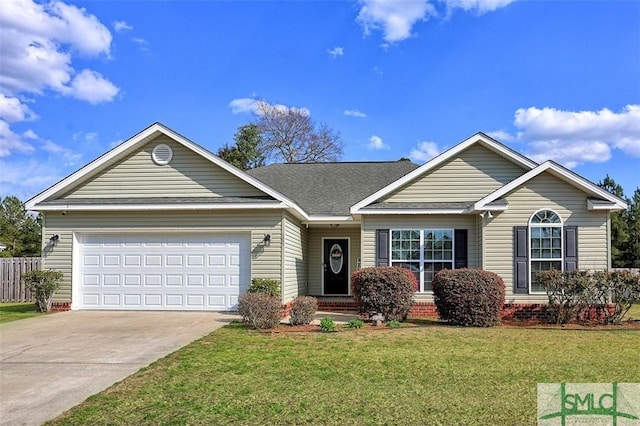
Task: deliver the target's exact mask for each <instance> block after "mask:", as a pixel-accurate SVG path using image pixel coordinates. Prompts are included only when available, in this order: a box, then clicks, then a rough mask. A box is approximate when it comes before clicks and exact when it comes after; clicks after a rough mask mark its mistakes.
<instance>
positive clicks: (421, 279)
mask: <svg viewBox="0 0 640 426" xmlns="http://www.w3.org/2000/svg"><path fill="white" fill-rule="evenodd" d="M402 231H417V232H418V233H419V235H420V248H419V250H420V260H418V259H412V260H393V233H394V232H402ZM425 231H448V232H450V233H451V259H438V260H434V259H425V258H424V233H425ZM455 235H456V232H455V229H453V228H436V227H432V228H430V227H424V228H415V227H412V228H395V229H390V230H389V263H390V265H391V266H394V263H396V264H397V263H416V262H417V263H419V273H418V277H419V280H418V281H419V283H418V284H419V286H418V293H427V294H432V293H433V290H425V289H424V265H425V264H426V263H446V262H450V263H451V269H455V267H456V263H455V257H456V250H455V248H456V242H455Z"/></svg>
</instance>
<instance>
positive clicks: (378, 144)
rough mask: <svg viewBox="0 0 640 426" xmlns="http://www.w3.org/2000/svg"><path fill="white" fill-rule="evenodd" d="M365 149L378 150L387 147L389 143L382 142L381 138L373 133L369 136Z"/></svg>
mask: <svg viewBox="0 0 640 426" xmlns="http://www.w3.org/2000/svg"><path fill="white" fill-rule="evenodd" d="M367 149H373V150H376V151H379V150H382V149H389V145H387V144H385V143H383V142H382V138H381V137H380V136H376V135H373V136H371V137H370V138H369V143H368V144H367Z"/></svg>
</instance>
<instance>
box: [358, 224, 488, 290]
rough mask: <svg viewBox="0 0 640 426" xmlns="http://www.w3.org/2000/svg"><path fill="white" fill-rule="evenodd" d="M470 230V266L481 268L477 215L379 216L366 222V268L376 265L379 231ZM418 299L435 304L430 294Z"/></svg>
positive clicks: (364, 240) (364, 241)
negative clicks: (377, 235)
mask: <svg viewBox="0 0 640 426" xmlns="http://www.w3.org/2000/svg"><path fill="white" fill-rule="evenodd" d="M425 228H436V229H466V230H467V231H468V232H467V255H468V267H469V268H478V267H479V266H480V263H479V262H480V260H479V259H480V256H479V252H478V241H477V233H476V216H475V215H423V216H419V215H397V216H396V215H380V216H378V215H375V216H364V217H363V219H362V267H369V266H375V264H376V253H375V250H376V230H377V229H425ZM416 300H420V301H432V300H433V297H432V296H431V295H430V294H416Z"/></svg>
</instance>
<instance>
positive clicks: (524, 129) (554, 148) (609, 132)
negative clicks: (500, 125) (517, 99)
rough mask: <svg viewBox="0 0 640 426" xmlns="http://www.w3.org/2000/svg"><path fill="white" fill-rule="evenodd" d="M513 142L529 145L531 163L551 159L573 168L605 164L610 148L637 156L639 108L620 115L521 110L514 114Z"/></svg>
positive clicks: (603, 111) (632, 107)
mask: <svg viewBox="0 0 640 426" xmlns="http://www.w3.org/2000/svg"><path fill="white" fill-rule="evenodd" d="M514 125H515V126H516V127H517V128H518V132H517V135H516V139H517V140H519V141H524V142H527V143H529V148H530V149H529V152H528V155H530V156H531V157H532V158H533V159H534V160H536V161H539V160H547V159H552V160H555V161H558V162H560V163H563V164H565V165H567V166H568V167H575V166H576V165H578V164H581V163H597V162H603V161H607V160H608V159H609V158H610V157H611V149H619V150H621V151H623V152H624V153H625V154H627V155H630V156H633V157H640V105H627V106H626V107H624V108H623V109H622V110H621V111H620V112H617V113H616V112H613V111H611V110H609V109H607V108H604V109H601V110H599V111H563V110H558V109H555V108H542V109H539V108H535V107H531V108H527V109H524V108H521V109H518V110H517V111H516V113H515V119H514Z"/></svg>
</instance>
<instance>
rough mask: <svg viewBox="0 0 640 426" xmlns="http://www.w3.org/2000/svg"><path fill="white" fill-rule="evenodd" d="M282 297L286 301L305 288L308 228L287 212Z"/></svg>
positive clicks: (284, 233)
mask: <svg viewBox="0 0 640 426" xmlns="http://www.w3.org/2000/svg"><path fill="white" fill-rule="evenodd" d="M282 224H283V235H284V244H283V245H282V248H283V253H284V255H283V265H284V266H283V274H282V275H283V279H282V297H283V302H284V303H287V302H289V301H291V300H293V299H294V298H295V297H296V296H298V295H300V294H305V293H306V290H307V249H308V243H309V238H308V230H307V229H306V228H305V227H304V226H302V224H301V223H300V221H298V220H296V219H295V218H293V217H292V216H290V215H289V214H286V213H285V214H284V219H283V222H282Z"/></svg>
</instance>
